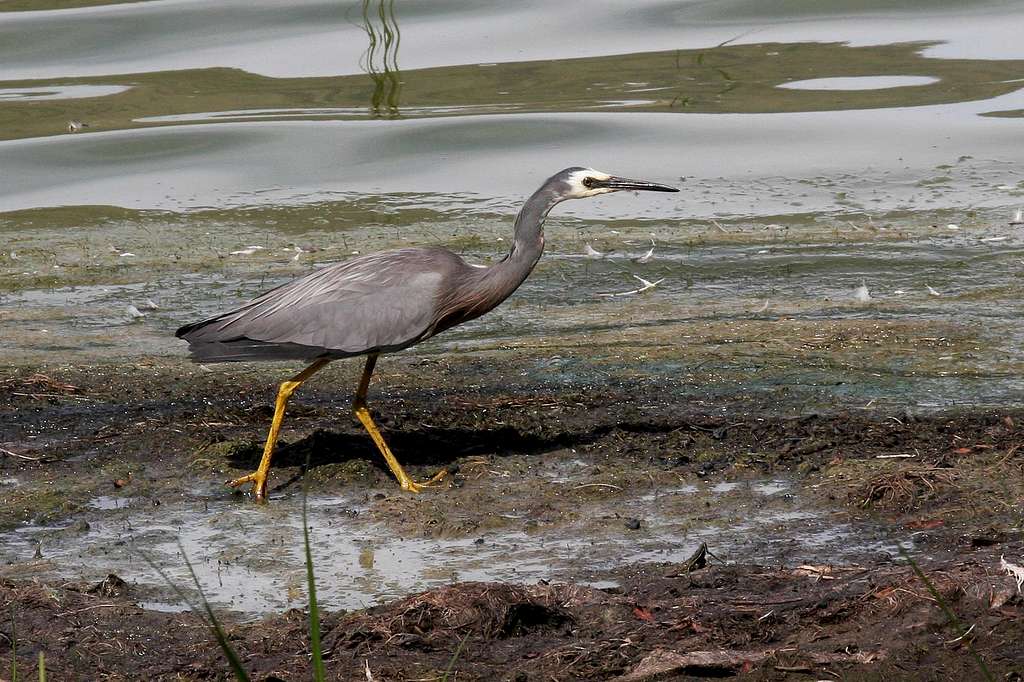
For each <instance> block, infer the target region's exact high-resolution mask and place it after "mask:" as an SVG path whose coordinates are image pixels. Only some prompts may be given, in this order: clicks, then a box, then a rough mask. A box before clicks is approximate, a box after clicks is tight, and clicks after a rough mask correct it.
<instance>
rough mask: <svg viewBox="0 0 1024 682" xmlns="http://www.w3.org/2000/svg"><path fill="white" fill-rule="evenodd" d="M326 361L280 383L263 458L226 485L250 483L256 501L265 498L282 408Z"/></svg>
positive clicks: (279, 428) (316, 363) (317, 363)
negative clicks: (245, 473)
mask: <svg viewBox="0 0 1024 682" xmlns="http://www.w3.org/2000/svg"><path fill="white" fill-rule="evenodd" d="M328 362H330V360H317V361H315V362H314V363H313V364H312V365H310V366H309V367H307V368H306V369H304V370H302V371H301V372H299V373H298V374H296V375H295V376H293V377H292V378H291V379H289V380H288V381H285V382H284V383H282V384H281V388H280V389H279V390H278V392H277V401H276V403H275V405H274V419H273V421H271V422H270V433H268V434H267V444H266V445H264V446H263V458H262V459H261V460H260V465H259V467H258V468H257V469H256V471H254V472H252V473H251V474H249V475H248V476H242V477H241V478H236V479H235V480H233V481H228V482H227V485H229V486H231V487H232V488H237V487H238V486H240V485H242V484H244V483H252V494H253V497H255V498H256V501H257V502H262V501H263V500H265V499H266V498H267V472H268V471H269V470H270V458H271V457H273V456H274V446H275V445H276V444H277V436H278V434H279V433H280V431H281V422H282V421H284V408H285V407H286V406H287V405H288V398H290V397H291V396H292V393H294V392H295V389H297V388H298V387H299V386H301V385H302V382H304V381H305V380H306V379H308V378H309V377H311V376H313V375H314V374H315V373H316V372H317V371H318V370H320V369H322V368H323V367H324V365H326V364H327V363H328Z"/></svg>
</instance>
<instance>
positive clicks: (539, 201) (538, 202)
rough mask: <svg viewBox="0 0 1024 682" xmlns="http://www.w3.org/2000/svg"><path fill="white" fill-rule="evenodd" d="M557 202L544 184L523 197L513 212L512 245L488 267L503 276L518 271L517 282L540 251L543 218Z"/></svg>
mask: <svg viewBox="0 0 1024 682" xmlns="http://www.w3.org/2000/svg"><path fill="white" fill-rule="evenodd" d="M558 202H559V198H558V197H557V195H556V194H555V192H554V191H553V190H551V189H550V188H549V187H547V186H546V185H545V186H544V187H541V188H540V189H539V190H537V191H536V192H534V193H533V195H532V196H531V197H530V198H529V199H527V200H526V203H525V204H523V207H522V209H520V211H519V215H517V216H516V222H515V234H514V236H513V239H512V249H511V251H509V254H508V256H507V257H506V258H505V260H503V261H502V262H501V263H498V264H497V265H495V266H494V267H493V268H491V269H492V270H499V269H500V270H503V271H504V272H503V273H502V274H504V275H506V276H508V275H511V274H512V273H516V274H519V275H521V279H519V283H522V281H523V280H525V279H526V276H527V275H529V274H530V271H531V270H533V266H534V265H536V264H537V261H538V260H540V256H541V254H542V253H544V220H545V219H546V218H547V217H548V212H549V211H551V209H552V207H554V205H555V204H557V203H558ZM517 286H518V284H517Z"/></svg>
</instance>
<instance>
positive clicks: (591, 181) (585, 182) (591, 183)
mask: <svg viewBox="0 0 1024 682" xmlns="http://www.w3.org/2000/svg"><path fill="white" fill-rule="evenodd" d="M595 184H597V181H596V180H594V178H589V177H587V178H583V186H584V187H586V188H587V189H592V188H593V187H594V185H595Z"/></svg>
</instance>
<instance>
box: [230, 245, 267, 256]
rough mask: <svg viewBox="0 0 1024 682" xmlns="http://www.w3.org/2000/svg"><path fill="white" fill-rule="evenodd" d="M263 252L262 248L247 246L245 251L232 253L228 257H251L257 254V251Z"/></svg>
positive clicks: (240, 250)
mask: <svg viewBox="0 0 1024 682" xmlns="http://www.w3.org/2000/svg"><path fill="white" fill-rule="evenodd" d="M262 250H263V247H262V246H247V247H245V248H244V249H239V250H238V251H232V252H231V253H229V254H228V255H229V256H251V255H252V254H254V253H256V252H257V251H262Z"/></svg>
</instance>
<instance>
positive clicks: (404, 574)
mask: <svg viewBox="0 0 1024 682" xmlns="http://www.w3.org/2000/svg"><path fill="white" fill-rule="evenodd" d="M560 484H562V485H565V486H566V489H572V488H573V487H574V486H575V485H576V484H575V482H573V481H570V480H557V479H553V480H552V481H551V483H550V485H554V486H557V485H560ZM541 485H544V484H543V483H542V484H541ZM90 507H91V508H92V509H93V510H95V511H92V512H88V511H87V512H85V513H83V514H81V515H80V517H81V518H87V519H90V527H89V529H88V530H84V529H81V528H80V527H79V528H78V529H76V528H75V527H65V528H54V527H37V526H27V527H25V528H22V529H19V531H17V532H16V533H13V534H8V535H7V536H6V537H5V538H4V545H5V553H6V555H7V556H6V557H5V559H6V560H7V561H15V562H19V563H21V566H22V567H21V568H20V569H8V570H14V571H15V572H16V573H20V574H22V575H24V576H29V575H41V576H54V575H64V576H67V577H74V578H76V579H82V580H90V581H98V580H100V579H102V578H103V577H104V576H106V574H107V573H111V572H112V573H115V574H117V575H119V576H121V577H123V578H125V579H128V580H130V581H131V582H132V583H133V584H134V585H135V589H136V594H141V595H147V596H148V597H147V598H149V597H152V595H162V594H164V593H167V586H166V584H165V583H164V582H163V580H162V578H161V577H160V576H159V574H158V573H157V571H156V569H155V568H154V567H153V566H152V565H150V563H149V561H152V562H153V563H154V564H156V566H158V567H160V568H161V569H162V570H164V571H165V572H166V573H167V574H168V575H169V576H171V577H172V578H173V580H174V581H176V582H177V583H179V584H180V585H181V586H182V587H187V586H188V585H189V584H190V582H191V579H190V578H189V577H188V573H187V568H186V566H185V559H184V558H183V556H182V554H181V551H182V550H183V551H184V556H185V557H187V558H188V560H189V561H190V562H191V563H192V565H193V566H194V568H195V570H196V573H197V575H198V577H199V580H200V583H201V584H202V586H203V588H204V591H205V592H206V594H207V596H208V597H209V598H210V599H211V601H213V602H214V603H215V604H217V605H218V607H221V608H229V609H233V610H237V611H240V612H243V613H248V614H261V613H267V612H272V611H280V610H282V609H285V608H290V607H296V606H298V607H302V606H304V605H305V603H306V593H305V592H306V588H305V580H306V577H305V563H304V561H305V558H304V554H303V544H302V516H301V497H300V496H291V497H281V498H275V499H274V500H273V503H272V504H271V505H269V506H267V507H262V508H254V507H252V506H251V505H250V504H239V503H237V502H236V503H232V502H228V501H225V500H224V499H223V497H220V496H218V497H217V498H214V499H210V500H208V501H206V502H195V503H191V504H185V505H182V504H180V503H175V502H173V501H170V502H166V503H164V504H161V505H160V506H159V507H154V506H153V504H152V501H151V500H149V499H146V498H131V497H118V498H115V497H101V498H97V499H95V500H93V501H92V502H91V504H90ZM368 509H369V503H368V502H366V501H365V498H363V497H362V496H358V497H357V496H352V497H348V498H346V497H315V498H310V500H309V508H308V519H309V525H310V528H311V534H312V551H313V556H314V561H315V566H316V572H317V583H318V588H317V592H318V596H319V597H320V599H321V602H322V605H323V606H325V607H327V608H331V609H338V608H348V609H351V608H362V607H365V606H370V605H372V604H375V603H378V602H380V601H385V600H388V599H393V598H396V597H400V596H403V595H405V594H408V593H410V592H416V591H420V590H425V589H428V588H431V587H436V586H439V585H442V584H445V583H447V582H450V581H453V580H484V581H515V582H536V581H538V580H574V581H578V582H583V583H589V584H594V585H597V586H601V587H608V586H611V585H614V584H616V583H615V579H614V578H613V577H611V576H610V574H609V573H608V571H613V570H614V569H616V568H620V567H624V566H627V565H629V564H631V563H634V562H638V561H639V562H681V561H685V560H686V559H687V558H689V557H690V556H691V555H692V554H693V553H694V552H695V551H696V550H697V549H698V547H699V546H700V544H701V543H702V542H706V543H708V544H709V546H710V547H711V548H712V550H713V552H714V553H715V555H716V557H718V560H721V561H736V560H742V561H753V562H759V563H764V564H774V563H778V562H789V563H792V562H793V561H796V562H798V563H800V562H804V563H812V564H814V563H827V564H835V563H842V562H846V561H850V560H851V559H852V560H863V559H864V558H865V557H868V558H870V559H872V560H873V559H875V558H877V557H878V556H880V555H888V556H896V554H897V553H898V551H899V550H898V546H897V540H896V539H895V538H893V537H890V536H889V535H888V534H887V532H886V531H885V530H884V529H883V528H882V527H881V526H879V525H876V524H872V523H868V522H858V523H852V522H850V521H849V519H847V518H845V517H843V516H841V515H835V514H831V513H829V512H825V511H823V510H821V509H815V508H813V507H809V506H808V505H807V503H806V502H805V501H801V500H800V499H798V498H797V497H796V496H794V495H793V494H791V485H790V483H789V482H787V481H783V480H766V481H753V482H744V483H724V484H718V485H714V486H705V485H687V486H679V487H676V488H673V489H667V490H658V491H653V492H649V493H646V494H640V495H634V494H626V495H624V496H616V497H614V498H613V499H611V500H609V501H607V502H595V503H589V504H586V505H585V506H584V507H582V508H581V509H579V510H577V511H578V514H576V515H575V517H574V518H573V519H572V520H571V521H569V522H568V523H566V524H562V523H558V524H556V525H554V526H553V527H540V528H537V527H531V525H530V524H529V523H528V522H527V520H526V519H525V518H521V517H516V515H514V514H513V515H512V516H510V517H509V518H508V519H506V523H507V525H508V528H507V529H500V530H487V531H481V532H479V533H474V534H472V535H469V536H460V537H431V538H402V537H394V536H393V533H392V531H391V530H390V529H389V528H388V527H387V526H386V525H385V524H383V523H381V522H378V521H374V520H372V519H371V518H369V515H368V514H367V511H368ZM97 512H103V513H102V514H99V513H97ZM633 518H635V519H642V525H641V527H640V528H638V529H630V528H627V526H626V523H625V522H626V520H627V519H633ZM903 545H904V546H905V547H906V548H908V549H910V548H912V547H913V542H912V540H904V541H903ZM37 550H38V555H37ZM36 556H38V557H39V558H37V559H33V557H36ZM147 604H148V605H149V606H151V607H153V608H158V609H176V608H180V607H181V602H180V600H177V599H174V598H172V597H170V595H168V599H167V600H163V598H162V597H160V598H154V600H153V601H150V602H147Z"/></svg>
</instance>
